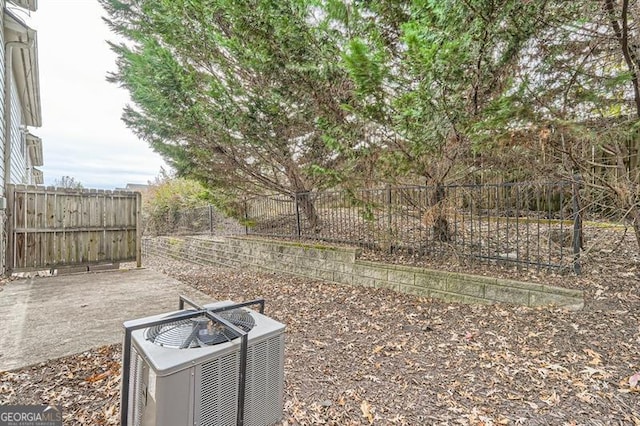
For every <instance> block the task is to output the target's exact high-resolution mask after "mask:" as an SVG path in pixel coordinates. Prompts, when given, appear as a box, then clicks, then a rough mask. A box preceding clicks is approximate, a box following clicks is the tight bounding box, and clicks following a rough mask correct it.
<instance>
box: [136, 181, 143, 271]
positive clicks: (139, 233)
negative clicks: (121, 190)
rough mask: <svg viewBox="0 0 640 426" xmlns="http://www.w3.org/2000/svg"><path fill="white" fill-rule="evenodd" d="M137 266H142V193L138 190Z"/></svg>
mask: <svg viewBox="0 0 640 426" xmlns="http://www.w3.org/2000/svg"><path fill="white" fill-rule="evenodd" d="M136 267H138V268H141V267H142V194H140V193H139V192H136Z"/></svg>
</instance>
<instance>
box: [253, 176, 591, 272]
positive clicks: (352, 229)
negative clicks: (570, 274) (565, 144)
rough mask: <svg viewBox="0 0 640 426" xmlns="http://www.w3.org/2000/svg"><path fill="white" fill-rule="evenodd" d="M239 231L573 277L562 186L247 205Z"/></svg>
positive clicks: (576, 239) (571, 215) (260, 200)
mask: <svg viewBox="0 0 640 426" xmlns="http://www.w3.org/2000/svg"><path fill="white" fill-rule="evenodd" d="M245 210H246V225H247V227H246V232H247V233H248V234H251V235H260V236H268V237H280V238H283V237H284V238H304V239H315V240H323V241H328V242H340V243H348V244H356V245H360V246H364V247H370V248H373V249H377V250H383V251H385V252H388V253H397V252H409V253H414V254H424V255H442V254H448V255H450V254H453V255H455V256H464V257H469V258H473V259H481V260H491V261H504V262H508V263H513V264H518V265H521V266H524V267H527V268H528V267H531V266H534V267H537V268H540V267H545V268H565V267H573V268H574V270H576V272H579V267H580V264H579V258H578V256H579V252H580V245H581V241H582V234H581V232H582V227H581V217H580V210H579V203H578V191H577V187H576V185H575V184H572V183H570V182H547V183H533V182H525V183H503V184H495V185H448V186H438V187H428V186H403V187H387V188H384V189H363V190H343V191H326V192H312V193H303V194H296V195H295V196H284V195H274V196H263V197H257V198H252V199H250V200H247V202H246V205H245Z"/></svg>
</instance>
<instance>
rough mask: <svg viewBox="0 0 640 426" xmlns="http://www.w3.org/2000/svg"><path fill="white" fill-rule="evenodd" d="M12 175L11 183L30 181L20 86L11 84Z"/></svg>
mask: <svg viewBox="0 0 640 426" xmlns="http://www.w3.org/2000/svg"><path fill="white" fill-rule="evenodd" d="M10 125H11V169H10V171H11V177H10V183H29V180H28V177H27V170H28V169H27V142H26V135H25V134H24V132H23V131H22V129H21V125H22V104H21V103H20V98H19V97H18V86H17V85H16V83H15V79H14V80H13V84H12V85H11V123H10Z"/></svg>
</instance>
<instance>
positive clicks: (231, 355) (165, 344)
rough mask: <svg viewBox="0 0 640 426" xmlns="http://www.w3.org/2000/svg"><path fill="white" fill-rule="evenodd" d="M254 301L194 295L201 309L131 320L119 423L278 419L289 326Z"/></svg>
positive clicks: (261, 425) (254, 424)
mask: <svg viewBox="0 0 640 426" xmlns="http://www.w3.org/2000/svg"><path fill="white" fill-rule="evenodd" d="M183 300H187V299H185V298H181V306H183V304H182V301H183ZM258 302H262V307H264V302H263V301H258ZM251 303H254V302H249V303H244V304H234V303H233V302H231V301H224V302H218V303H214V304H210V305H205V306H203V307H199V306H197V305H195V304H193V303H190V304H192V305H194V306H196V307H197V309H181V310H179V311H176V312H171V313H168V314H162V315H155V316H150V317H147V318H142V319H139V320H134V321H128V322H126V323H125V331H126V332H129V337H130V339H129V340H130V342H129V345H128V346H127V335H125V347H128V348H129V353H128V354H127V353H125V351H123V360H124V362H127V363H128V367H127V368H126V369H125V368H123V400H122V401H121V403H122V404H123V408H124V409H126V412H124V411H123V413H122V418H121V419H122V423H123V424H125V422H126V424H127V425H132V426H181V425H197V426H226V425H229V426H232V425H249V426H267V425H272V424H274V423H277V422H278V421H279V420H280V419H281V418H282V407H283V383H284V330H285V326H284V325H283V324H281V323H279V322H277V321H275V320H273V319H271V318H269V317H267V316H265V315H263V314H261V313H259V312H257V311H255V310H252V309H248V308H247V307H246V305H250V304H251ZM238 306H239V307H238ZM145 325H148V326H146V327H145ZM242 335H244V337H242ZM126 358H128V359H126ZM124 362H123V365H124ZM125 370H126V371H125ZM125 374H126V375H127V376H126V377H127V379H126V380H125V377H124V375H125ZM243 379H244V380H243ZM125 389H126V390H125ZM124 399H126V401H125V400H124ZM125 417H126V418H125Z"/></svg>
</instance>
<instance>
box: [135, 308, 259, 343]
mask: <svg viewBox="0 0 640 426" xmlns="http://www.w3.org/2000/svg"><path fill="white" fill-rule="evenodd" d="M217 315H218V316H220V317H222V318H224V319H225V320H227V321H229V322H230V323H231V324H233V325H235V326H236V327H238V328H240V329H242V330H244V331H246V332H249V331H250V330H251V329H252V328H253V326H254V325H255V321H254V319H253V317H252V316H251V314H250V313H249V312H247V311H245V310H244V309H234V310H231V311H226V312H221V313H219V314H217ZM237 337H238V336H237V335H236V334H235V333H234V332H233V331H232V330H230V329H228V328H227V327H225V326H224V325H222V324H219V323H217V322H215V321H212V320H210V319H209V318H207V317H206V316H204V315H202V316H200V317H196V318H190V319H186V320H180V321H175V322H172V323H169V324H163V325H157V326H154V327H149V328H148V329H147V330H146V332H145V338H146V339H147V340H149V341H151V342H153V343H155V344H156V345H160V346H164V347H168V348H180V349H186V348H199V347H205V346H212V345H217V344H219V343H224V342H229V341H231V340H233V339H236V338H237Z"/></svg>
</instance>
